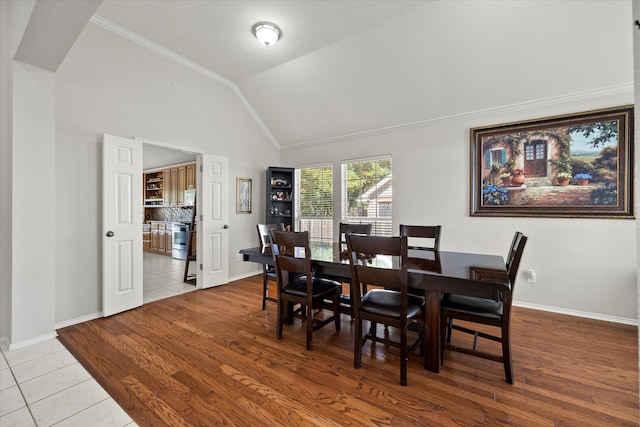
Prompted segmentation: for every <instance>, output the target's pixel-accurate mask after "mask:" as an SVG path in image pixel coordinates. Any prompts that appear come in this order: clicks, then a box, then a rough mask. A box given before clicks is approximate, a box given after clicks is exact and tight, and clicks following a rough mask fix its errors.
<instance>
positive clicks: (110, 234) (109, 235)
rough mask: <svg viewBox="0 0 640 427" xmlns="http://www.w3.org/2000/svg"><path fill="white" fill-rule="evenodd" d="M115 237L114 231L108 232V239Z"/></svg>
mask: <svg viewBox="0 0 640 427" xmlns="http://www.w3.org/2000/svg"><path fill="white" fill-rule="evenodd" d="M114 235H115V234H113V231H107V237H113V236H114Z"/></svg>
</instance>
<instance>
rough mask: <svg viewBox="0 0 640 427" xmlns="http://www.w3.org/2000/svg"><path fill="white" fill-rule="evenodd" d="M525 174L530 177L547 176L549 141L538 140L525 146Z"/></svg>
mask: <svg viewBox="0 0 640 427" xmlns="http://www.w3.org/2000/svg"><path fill="white" fill-rule="evenodd" d="M524 173H525V175H526V176H528V177H536V176H546V175H547V141H545V140H542V139H538V140H534V141H530V142H527V143H525V144H524Z"/></svg>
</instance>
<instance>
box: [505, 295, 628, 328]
mask: <svg viewBox="0 0 640 427" xmlns="http://www.w3.org/2000/svg"><path fill="white" fill-rule="evenodd" d="M513 305H515V306H517V307H523V308H531V309H533V310H541V311H550V312H552V313H558V314H566V315H569V316H577V317H584V318H587V319H594V320H602V321H605V322H614V323H622V324H625V325H632V326H638V319H627V318H624V317H616V316H607V315H605V314H598V313H589V312H586V311H578V310H570V309H567V308H558V307H551V306H548V305H539V304H530V303H527V302H518V301H514V302H513Z"/></svg>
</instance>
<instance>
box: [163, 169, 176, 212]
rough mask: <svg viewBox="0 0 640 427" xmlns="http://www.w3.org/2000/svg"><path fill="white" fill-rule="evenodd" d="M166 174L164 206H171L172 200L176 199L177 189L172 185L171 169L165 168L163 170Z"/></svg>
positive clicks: (164, 174)
mask: <svg viewBox="0 0 640 427" xmlns="http://www.w3.org/2000/svg"><path fill="white" fill-rule="evenodd" d="M162 176H164V199H163V204H164V206H171V200H175V190H174V188H173V187H172V186H171V169H164V170H163V171H162Z"/></svg>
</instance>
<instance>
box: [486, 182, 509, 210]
mask: <svg viewBox="0 0 640 427" xmlns="http://www.w3.org/2000/svg"><path fill="white" fill-rule="evenodd" d="M482 198H483V200H484V203H485V204H489V205H504V204H506V202H507V200H508V199H509V196H508V195H507V189H506V188H504V187H498V186H495V185H493V184H489V185H486V186H485V187H484V188H483V189H482Z"/></svg>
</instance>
